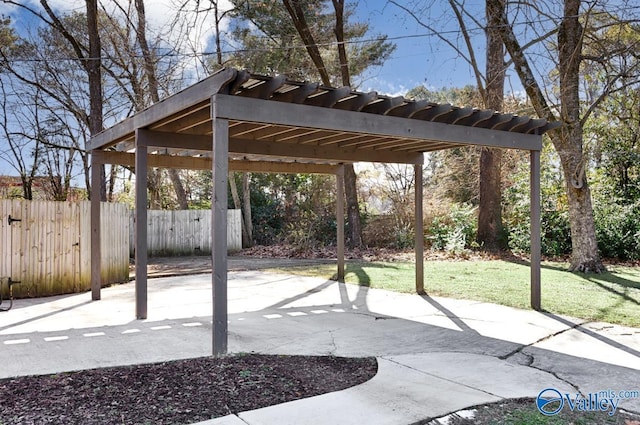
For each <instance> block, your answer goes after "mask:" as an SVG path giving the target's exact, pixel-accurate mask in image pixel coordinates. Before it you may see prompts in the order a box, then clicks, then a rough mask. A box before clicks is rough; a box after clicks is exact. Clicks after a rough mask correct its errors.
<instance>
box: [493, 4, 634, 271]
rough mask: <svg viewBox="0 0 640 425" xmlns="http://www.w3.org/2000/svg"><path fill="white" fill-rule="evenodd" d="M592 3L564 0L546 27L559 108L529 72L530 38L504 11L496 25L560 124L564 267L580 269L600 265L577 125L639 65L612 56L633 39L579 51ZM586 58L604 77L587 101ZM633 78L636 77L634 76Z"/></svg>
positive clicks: (539, 108) (532, 95)
mask: <svg viewBox="0 0 640 425" xmlns="http://www.w3.org/2000/svg"><path fill="white" fill-rule="evenodd" d="M596 5H597V2H596V3H589V4H585V7H586V9H585V10H582V6H583V5H582V2H581V1H580V0H565V1H564V3H563V10H562V12H561V16H560V17H559V25H558V26H557V27H556V28H553V29H552V30H551V31H550V32H549V33H556V34H557V44H556V45H555V49H550V50H549V51H550V53H551V54H552V56H551V57H550V59H551V60H553V62H554V63H555V64H556V67H557V74H558V90H559V98H558V100H559V110H558V108H557V107H556V106H555V105H554V100H555V99H554V98H553V94H552V93H551V94H545V92H544V91H543V88H542V87H543V86H542V84H541V83H540V80H539V79H538V78H537V77H536V75H535V74H534V71H533V68H532V66H531V62H530V58H529V57H528V56H527V54H526V53H527V47H530V46H532V45H533V43H532V42H529V43H527V44H526V45H525V46H523V45H521V43H520V41H519V40H518V37H517V36H516V34H515V33H514V30H513V25H512V23H511V22H509V19H508V16H507V14H506V13H504V14H502V19H501V21H500V25H499V27H498V28H499V29H500V36H501V38H502V40H503V42H504V44H505V46H506V49H507V51H508V52H509V55H510V56H511V58H512V61H513V63H514V67H515V70H516V72H517V73H518V76H519V78H520V81H521V82H522V85H523V86H524V88H525V90H526V92H527V95H528V96H529V99H530V101H531V103H532V105H533V107H534V108H535V110H536V113H537V114H538V115H539V116H540V117H542V118H545V119H547V120H548V121H552V122H555V121H559V122H561V123H562V127H560V129H558V130H556V131H552V132H550V133H549V135H550V137H551V141H552V143H553V145H554V147H555V150H556V152H557V153H558V155H559V157H560V163H561V166H562V171H563V175H564V180H565V185H566V191H567V198H568V203H569V221H570V225H571V242H572V255H571V264H570V270H573V271H583V272H590V271H591V272H600V271H603V270H604V269H605V268H604V266H603V264H602V261H601V259H600V255H599V252H598V246H597V242H596V234H595V224H594V218H593V207H592V203H591V191H590V187H589V182H588V180H587V175H586V169H587V166H588V158H587V152H586V151H585V148H584V140H583V126H584V124H585V121H586V120H587V119H588V118H589V116H590V115H591V114H592V113H593V111H594V110H595V109H596V108H597V106H598V105H599V104H600V103H601V102H602V101H603V100H604V99H606V98H607V96H609V95H610V94H611V93H612V92H615V91H616V90H620V88H621V87H622V86H624V85H626V84H629V82H628V81H624V82H623V80H624V79H625V77H627V76H630V75H634V74H635V75H638V70H639V69H640V61H638V60H637V58H636V59H635V60H634V61H630V62H628V61H620V60H619V59H617V58H619V57H620V55H621V54H622V53H624V52H632V51H637V50H638V42H635V43H631V44H626V45H625V46H624V48H623V49H622V50H618V49H611V50H609V51H603V52H601V55H599V56H597V57H590V56H588V55H586V54H585V40H586V37H587V36H588V35H589V34H588V33H587V32H586V31H585V26H584V25H585V24H586V25H589V22H590V20H591V19H592V16H593V15H594V14H595V12H596V11H595V10H594V7H595V6H596ZM519 12H521V10H519ZM608 25H609V26H611V27H618V28H621V29H624V28H625V26H628V25H629V21H624V20H620V19H614V20H612V21H611V22H610V23H609V24H608ZM540 39H542V37H540ZM534 41H535V40H534ZM586 62H591V63H600V64H602V65H603V69H604V72H603V74H604V79H605V81H604V82H603V83H602V85H601V92H600V94H599V95H598V96H595V97H593V96H592V99H593V100H592V102H591V104H589V105H584V104H583V101H582V99H581V86H580V81H581V67H582V66H583V65H584V64H585V63H586ZM635 81H636V82H637V79H636V80H635ZM621 84H622V86H621Z"/></svg>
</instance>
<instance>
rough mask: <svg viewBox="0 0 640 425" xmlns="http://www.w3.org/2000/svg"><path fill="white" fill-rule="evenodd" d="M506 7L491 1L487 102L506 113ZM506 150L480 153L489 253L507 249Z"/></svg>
mask: <svg viewBox="0 0 640 425" xmlns="http://www.w3.org/2000/svg"><path fill="white" fill-rule="evenodd" d="M505 7H506V3H505V0H487V1H486V4H485V10H486V15H487V29H486V37H487V63H486V89H485V90H484V103H485V107H486V108H490V109H493V110H495V111H502V109H503V105H504V80H505V73H506V65H505V63H504V54H505V52H504V45H503V43H502V39H501V38H500V34H499V33H498V25H499V22H500V16H501V15H502V14H503V13H504V10H505ZM501 169H502V149H499V148H489V147H483V148H482V150H481V152H480V185H479V187H480V191H479V192H480V193H479V195H480V203H479V205H478V233H477V236H476V240H477V242H478V243H479V244H480V246H481V247H482V248H483V249H485V250H488V251H499V250H502V249H505V248H507V237H506V235H505V234H504V228H503V227H502V187H501V181H502V176H501Z"/></svg>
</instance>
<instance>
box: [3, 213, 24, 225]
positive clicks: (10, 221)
mask: <svg viewBox="0 0 640 425" xmlns="http://www.w3.org/2000/svg"><path fill="white" fill-rule="evenodd" d="M7 221H8V222H9V226H11V224H12V223H13V222H15V221H22V220H21V219H19V218H13V217H11V214H9V218H7Z"/></svg>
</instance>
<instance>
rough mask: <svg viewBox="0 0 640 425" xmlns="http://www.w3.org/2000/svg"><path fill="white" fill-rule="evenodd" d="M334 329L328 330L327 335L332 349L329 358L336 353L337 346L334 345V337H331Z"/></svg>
mask: <svg viewBox="0 0 640 425" xmlns="http://www.w3.org/2000/svg"><path fill="white" fill-rule="evenodd" d="M334 331H335V330H334V329H330V330H329V335H331V346H332V347H333V349H331V350H329V355H330V356H335V355H336V353H337V351H338V346H337V345H336V337H335V336H334V335H333V332H334Z"/></svg>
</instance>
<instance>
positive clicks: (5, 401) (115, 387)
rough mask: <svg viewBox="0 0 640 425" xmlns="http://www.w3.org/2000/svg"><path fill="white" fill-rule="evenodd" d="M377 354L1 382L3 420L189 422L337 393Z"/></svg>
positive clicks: (199, 362) (367, 375) (217, 362)
mask: <svg viewBox="0 0 640 425" xmlns="http://www.w3.org/2000/svg"><path fill="white" fill-rule="evenodd" d="M376 372H377V362H376V360H375V358H341V357H323V356H275V355H260V354H245V355H236V356H228V357H222V358H212V357H205V358H197V359H189V360H179V361H173V362H166V363H157V364H146V365H137V366H125V367H114V368H103V369H93V370H87V371H79V372H69V373H60V374H56V375H47V376H27V377H18V378H11V379H4V380H0V424H2V425H9V424H21V425H25V424H38V425H40V424H83V425H84V424H86V425H92V424H189V423H194V422H198V421H203V420H207V419H211V418H214V417H219V416H225V415H228V414H231V413H238V412H242V411H247V410H252V409H257V408H261V407H266V406H270V405H274V404H279V403H284V402H287V401H293V400H298V399H302V398H306V397H312V396H316V395H320V394H324V393H328V392H332V391H339V390H343V389H345V388H349V387H352V386H354V385H358V384H361V383H363V382H366V381H367V380H369V379H371V378H372V377H373V376H374V375H375V374H376Z"/></svg>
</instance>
